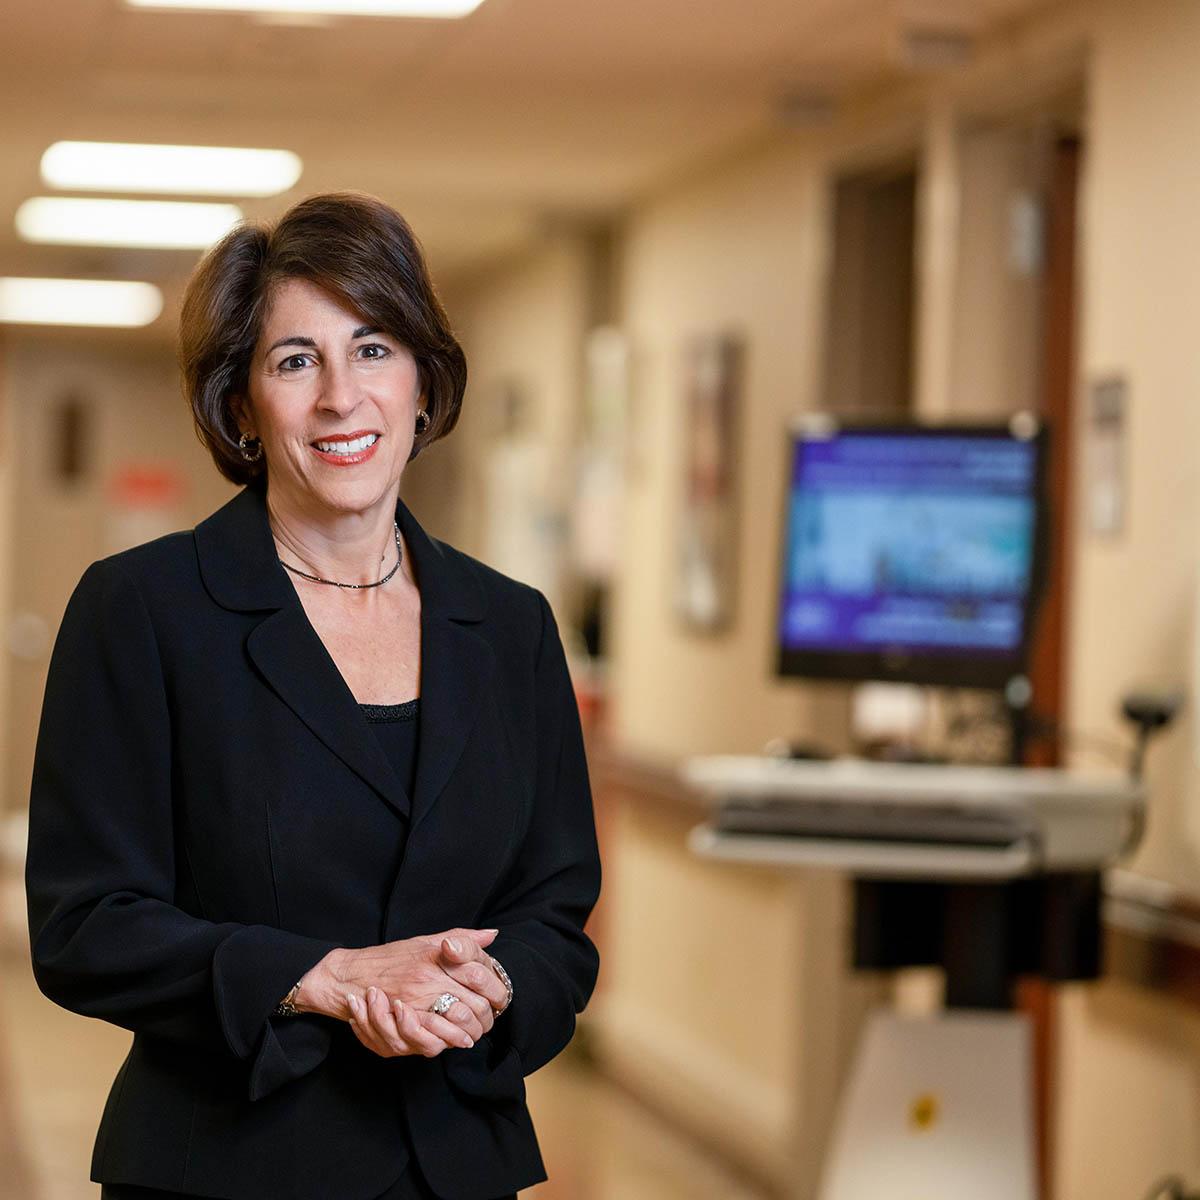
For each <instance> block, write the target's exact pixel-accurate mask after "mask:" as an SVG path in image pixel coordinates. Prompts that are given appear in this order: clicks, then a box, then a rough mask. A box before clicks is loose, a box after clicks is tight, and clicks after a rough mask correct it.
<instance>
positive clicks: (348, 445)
mask: <svg viewBox="0 0 1200 1200" xmlns="http://www.w3.org/2000/svg"><path fill="white" fill-rule="evenodd" d="M378 440H379V435H378V434H377V433H368V434H367V435H366V436H365V437H360V438H355V439H354V441H352V442H314V443H313V445H314V446H316V448H317V449H318V450H323V451H324V452H325V453H326V454H357V453H358V452H359V451H360V450H365V449H366V448H367V447H368V446H373V445H375V443H376V442H377V441H378Z"/></svg>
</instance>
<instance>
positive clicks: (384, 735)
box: [358, 696, 421, 800]
mask: <svg viewBox="0 0 1200 1200" xmlns="http://www.w3.org/2000/svg"><path fill="white" fill-rule="evenodd" d="M420 702H421V697H420V696H414V697H413V698H412V699H411V700H405V701H403V702H402V703H400V704H360V705H359V706H358V707H359V708H360V709H362V713H363V716H365V717H366V718H367V723H368V724H369V725H370V726H371V728H372V729H373V730H374V731H375V736H376V737H377V738H378V739H379V744H380V745H381V746H382V747H383V749H384V751H385V752H386V754H387V756H388V758H389V759H391V762H392V766H393V767H395V768H396V774H397V775H398V776H399V777H400V781H401V782H402V783H403V784H404V788H405V790H406V791H407V792H408V795H409V799H410V800H411V798H412V794H413V785H414V783H415V782H416V778H417V724H418V721H419V719H420Z"/></svg>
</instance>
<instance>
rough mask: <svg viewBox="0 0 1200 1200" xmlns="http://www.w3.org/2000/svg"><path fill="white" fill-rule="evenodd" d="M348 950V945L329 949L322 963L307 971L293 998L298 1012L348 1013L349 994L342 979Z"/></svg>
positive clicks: (331, 1014) (343, 1014)
mask: <svg viewBox="0 0 1200 1200" xmlns="http://www.w3.org/2000/svg"><path fill="white" fill-rule="evenodd" d="M349 953H350V951H349V950H347V949H346V948H345V947H342V946H339V947H338V948H337V949H336V950H330V951H329V953H328V954H326V955H325V957H324V958H323V959H321V961H320V962H319V963H317V964H316V965H315V966H313V967H310V968H309V970H307V971H306V972H305V973H304V975H303V976H302V977H301V978H300V980H299V981H298V982H299V986H298V988H297V989H296V994H295V996H294V997H293V998H292V1003H293V1004H294V1005H295V1006H296V1010H297V1011H298V1012H302V1013H320V1014H321V1015H322V1016H326V1017H339V1018H343V1017H345V1015H346V998H345V996H344V995H343V990H344V989H343V988H342V987H341V981H342V977H343V965H344V962H345V959H346V956H347V955H348V954H349Z"/></svg>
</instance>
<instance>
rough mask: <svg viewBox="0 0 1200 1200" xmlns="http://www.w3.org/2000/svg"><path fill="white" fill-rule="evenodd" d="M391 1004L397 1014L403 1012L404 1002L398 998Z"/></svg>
mask: <svg viewBox="0 0 1200 1200" xmlns="http://www.w3.org/2000/svg"><path fill="white" fill-rule="evenodd" d="M392 1003H393V1004H394V1005H395V1006H396V1011H397V1012H403V1011H404V1001H403V1000H401V999H400V998H399V997H397V998H396V999H395V1000H393V1001H392Z"/></svg>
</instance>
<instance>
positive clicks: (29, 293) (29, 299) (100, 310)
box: [0, 278, 163, 328]
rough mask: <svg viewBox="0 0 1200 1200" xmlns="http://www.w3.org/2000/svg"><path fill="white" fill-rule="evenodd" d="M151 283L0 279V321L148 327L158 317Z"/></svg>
mask: <svg viewBox="0 0 1200 1200" xmlns="http://www.w3.org/2000/svg"><path fill="white" fill-rule="evenodd" d="M162 306H163V299H162V292H160V291H159V290H158V288H156V287H155V286H154V285H153V284H152V283H126V282H123V281H120V280H115V279H14V278H0V321H8V322H13V323H16V324H19V325H107V326H119V327H121V328H133V327H135V326H138V325H149V324H150V322H151V321H153V320H154V319H155V318H156V317H157V316H158V314H159V313H160V312H162Z"/></svg>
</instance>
